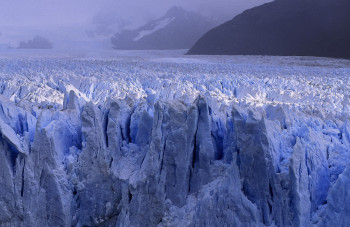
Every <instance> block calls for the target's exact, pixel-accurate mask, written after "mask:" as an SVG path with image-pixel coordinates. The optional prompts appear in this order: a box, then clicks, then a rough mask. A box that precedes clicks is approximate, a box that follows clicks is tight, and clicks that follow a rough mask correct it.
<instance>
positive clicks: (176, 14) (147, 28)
mask: <svg viewBox="0 0 350 227" xmlns="http://www.w3.org/2000/svg"><path fill="white" fill-rule="evenodd" d="M212 27H214V24H213V23H212V22H210V21H208V20H207V19H206V18H205V17H203V16H201V15H200V14H197V13H194V12H190V11H186V10H184V9H183V8H181V7H177V6H174V7H172V8H170V9H169V10H168V11H167V12H166V14H165V15H164V16H162V17H160V18H158V19H156V20H153V21H151V22H149V23H147V24H146V25H144V26H142V27H140V28H138V29H135V30H124V31H122V32H120V33H117V34H115V35H114V36H113V37H112V38H111V42H112V44H113V48H114V49H120V50H128V49H129V50H147V49H149V50H152V49H153V50H165V49H189V48H190V47H191V46H192V45H193V44H194V43H195V42H196V40H198V38H200V37H201V36H202V35H203V34H204V33H205V32H207V31H208V30H209V29H210V28H212Z"/></svg>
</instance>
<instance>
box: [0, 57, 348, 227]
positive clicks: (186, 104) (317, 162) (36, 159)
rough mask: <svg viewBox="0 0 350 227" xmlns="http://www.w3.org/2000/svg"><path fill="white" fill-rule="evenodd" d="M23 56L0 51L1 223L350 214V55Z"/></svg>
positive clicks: (248, 220) (251, 221) (302, 218)
mask: <svg viewBox="0 0 350 227" xmlns="http://www.w3.org/2000/svg"><path fill="white" fill-rule="evenodd" d="M21 53H22V54H21V56H20V57H18V52H16V53H10V52H8V53H5V54H4V55H3V56H2V57H1V58H0V93H1V95H0V135H1V137H0V150H1V152H0V180H1V183H2V184H0V192H1V193H2V198H1V200H0V204H1V206H0V214H2V215H0V223H6V224H8V225H16V226H18V225H30V226H38V225H40V226H57V225H63V226H71V225H78V226H83V225H88V226H91V225H101V224H105V225H112V226H115V225H116V226H123V225H133V226H138V225H151V226H154V225H159V226H169V225H170V226H171V225H173V226H178V225H184V226H193V225H197V226H206V225H208V226H225V225H232V224H233V225H237V226H246V225H251V226H262V225H266V226H274V225H275V226H288V225H292V226H310V225H314V226H324V225H329V224H333V225H338V226H342V225H343V226H346V225H349V217H348V210H349V207H348V205H347V204H349V202H350V200H349V196H348V193H346V190H345V189H344V188H346V187H347V185H348V184H349V168H350V164H349V163H350V112H349V111H350V106H349V101H350V100H349V98H350V89H349V88H350V81H349V77H348V75H350V61H348V60H339V59H327V58H313V57H270V56H184V55H182V53H184V51H171V52H167V51H166V52H155V51H145V52H142V51H132V52H123V51H121V52H101V53H93V54H91V53H90V54H87V55H86V54H81V53H79V54H76V53H75V54H73V55H72V56H69V55H59V57H57V54H55V53H50V52H45V54H44V55H42V56H41V57H40V54H38V53H35V54H33V52H21ZM42 53H43V52H42ZM52 201H55V203H53V202H52Z"/></svg>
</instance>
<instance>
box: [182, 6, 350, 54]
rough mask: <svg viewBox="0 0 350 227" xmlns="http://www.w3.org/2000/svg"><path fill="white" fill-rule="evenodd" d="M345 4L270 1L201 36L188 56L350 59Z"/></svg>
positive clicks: (348, 16) (349, 13) (349, 25)
mask: <svg viewBox="0 0 350 227" xmlns="http://www.w3.org/2000/svg"><path fill="white" fill-rule="evenodd" d="M349 40H350V1H347V0H276V1H274V2H271V3H267V4H264V5H262V6H258V7H255V8H253V9H250V10H247V11H245V12H243V13H242V14H240V15H238V16H236V17H235V18H234V19H232V20H231V21H228V22H226V23H224V24H222V25H220V26H218V27H216V28H214V29H212V30H211V31H209V32H208V33H207V34H205V35H204V36H203V37H202V38H200V39H199V40H198V42H197V43H196V44H195V45H194V46H193V47H192V48H191V49H190V50H189V52H188V54H214V55H215V54H218V55H221V54H226V55H282V56H283V55H290V56H320V57H339V58H350V42H349Z"/></svg>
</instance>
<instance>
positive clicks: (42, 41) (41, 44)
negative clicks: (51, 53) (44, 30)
mask: <svg viewBox="0 0 350 227" xmlns="http://www.w3.org/2000/svg"><path fill="white" fill-rule="evenodd" d="M52 47H53V46H52V43H51V42H50V41H49V40H48V39H46V38H44V37H41V36H35V37H34V38H33V39H31V40H28V41H22V42H20V43H19V45H18V49H52Z"/></svg>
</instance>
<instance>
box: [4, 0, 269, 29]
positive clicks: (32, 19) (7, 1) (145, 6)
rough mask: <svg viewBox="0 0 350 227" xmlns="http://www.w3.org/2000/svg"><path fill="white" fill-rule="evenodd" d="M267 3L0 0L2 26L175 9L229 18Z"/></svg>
mask: <svg viewBox="0 0 350 227" xmlns="http://www.w3.org/2000/svg"><path fill="white" fill-rule="evenodd" d="M264 2H267V1H266V0H0V25H2V26H4V25H5V26H6V25H23V26H33V25H34V26H43V25H69V24H77V23H84V22H86V21H88V20H89V19H91V18H92V17H93V16H94V15H96V14H101V13H103V12H115V13H117V14H120V17H122V18H126V17H128V16H130V18H136V17H139V18H148V17H152V16H157V14H161V13H164V11H165V10H166V9H168V8H169V7H171V6H173V5H181V6H183V7H184V8H187V9H191V10H199V11H202V12H203V13H205V14H207V15H208V14H211V15H213V16H215V14H216V15H217V17H230V15H233V14H235V13H237V12H239V11H242V10H244V9H246V8H250V7H252V6H254V5H259V4H262V3H264Z"/></svg>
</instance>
